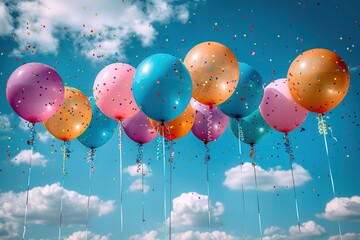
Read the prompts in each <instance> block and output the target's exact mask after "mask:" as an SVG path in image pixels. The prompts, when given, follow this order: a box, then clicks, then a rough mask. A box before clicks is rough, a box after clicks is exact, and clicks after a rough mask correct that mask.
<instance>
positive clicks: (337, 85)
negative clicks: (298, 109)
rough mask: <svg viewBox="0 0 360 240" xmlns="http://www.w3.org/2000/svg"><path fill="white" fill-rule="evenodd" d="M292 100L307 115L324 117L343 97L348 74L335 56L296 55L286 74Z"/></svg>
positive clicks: (311, 52)
mask: <svg viewBox="0 0 360 240" xmlns="http://www.w3.org/2000/svg"><path fill="white" fill-rule="evenodd" d="M288 80H289V81H288V84H289V89H290V93H291V95H292V97H293V98H294V100H295V101H296V102H297V103H299V104H300V105H301V106H302V107H304V108H306V109H307V110H309V111H311V112H316V113H324V112H327V111H329V110H331V109H333V108H334V107H336V106H337V105H338V104H339V103H340V102H341V101H342V100H343V98H344V97H345V95H346V93H347V91H348V89H349V85H350V74H349V70H348V67H347V66H346V63H345V62H344V60H343V59H341V58H340V57H339V56H338V55H337V54H336V53H334V52H332V51H330V50H327V49H322V48H315V49H311V50H308V51H306V52H304V53H302V54H300V55H299V56H298V57H297V58H296V59H295V60H294V61H293V62H292V63H291V65H290V68H289V70H288Z"/></svg>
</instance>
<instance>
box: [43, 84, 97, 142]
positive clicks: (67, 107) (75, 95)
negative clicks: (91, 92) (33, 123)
mask: <svg viewBox="0 0 360 240" xmlns="http://www.w3.org/2000/svg"><path fill="white" fill-rule="evenodd" d="M91 117H92V110H91V105H90V101H89V99H88V98H87V97H86V96H85V95H84V94H83V93H82V92H81V91H80V90H78V89H76V88H72V87H65V96H64V101H63V104H62V105H61V107H60V108H59V109H58V110H57V112H56V113H55V114H54V115H53V116H52V117H50V118H49V119H48V120H46V121H45V122H44V125H45V127H46V129H47V130H48V131H49V132H50V133H51V135H53V136H54V137H56V138H58V139H60V140H63V141H69V140H71V139H74V138H77V137H78V136H80V135H81V134H82V133H83V132H84V131H85V130H86V128H87V127H88V126H89V123H90V121H91Z"/></svg>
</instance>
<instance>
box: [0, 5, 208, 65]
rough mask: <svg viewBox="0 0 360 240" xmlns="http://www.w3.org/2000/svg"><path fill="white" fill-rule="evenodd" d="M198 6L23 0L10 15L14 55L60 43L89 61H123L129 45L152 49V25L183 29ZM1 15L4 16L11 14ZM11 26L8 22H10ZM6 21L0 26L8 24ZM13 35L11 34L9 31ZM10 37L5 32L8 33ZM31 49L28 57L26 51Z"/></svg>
mask: <svg viewBox="0 0 360 240" xmlns="http://www.w3.org/2000/svg"><path fill="white" fill-rule="evenodd" d="M199 3H201V1H195V2H194V1H190V0H187V1H173V0H147V1H141V0H134V1H131V2H128V1H113V0H104V1H97V0H91V1H89V0H79V1H72V0H63V1H58V0H34V1H30V0H22V1H20V2H19V3H18V4H17V5H16V6H15V9H14V10H11V11H14V12H15V11H16V12H18V13H19V15H18V16H17V17H16V19H14V21H15V22H16V23H17V24H16V26H17V28H16V29H15V30H14V33H15V40H16V42H17V43H18V45H19V47H18V49H16V50H15V51H14V54H24V53H29V52H31V50H33V47H35V51H37V52H39V53H52V54H56V53H57V51H58V49H59V43H60V40H62V39H67V38H70V39H71V40H73V43H74V47H76V48H77V50H79V51H80V52H81V53H82V54H84V55H85V56H87V57H89V58H90V59H92V60H96V59H98V58H103V57H106V56H110V57H114V56H116V58H117V59H120V60H126V56H125V52H124V49H126V46H128V45H130V44H131V42H132V39H137V40H139V41H140V43H141V44H142V45H143V46H150V45H152V43H153V41H154V40H155V37H156V35H157V31H156V29H155V27H154V24H156V23H160V24H166V23H169V22H171V21H179V22H181V23H186V22H187V20H188V19H189V10H191V9H194V8H195V7H196V6H197V5H198V4H199ZM11 11H9V9H8V10H7V11H4V13H5V14H3V15H4V16H10V15H11V14H12V12H11ZM0 16H2V15H0ZM10 20H11V19H10ZM10 20H9V19H7V21H4V24H5V23H7V25H9V23H11V21H10ZM10 30H11V31H12V29H10ZM7 32H8V33H9V31H7ZM28 45H30V48H31V49H30V51H26V50H25V49H26V48H27V47H28Z"/></svg>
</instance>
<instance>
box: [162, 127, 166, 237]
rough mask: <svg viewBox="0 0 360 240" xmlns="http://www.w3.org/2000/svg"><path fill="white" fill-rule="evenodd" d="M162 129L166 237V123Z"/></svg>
mask: <svg viewBox="0 0 360 240" xmlns="http://www.w3.org/2000/svg"><path fill="white" fill-rule="evenodd" d="M161 131H162V133H163V134H162V158H163V175H164V176H163V177H164V181H163V182H164V186H163V194H164V196H163V197H164V199H163V200H164V239H167V238H166V220H167V217H166V215H167V214H166V156H165V137H164V135H165V126H164V123H161Z"/></svg>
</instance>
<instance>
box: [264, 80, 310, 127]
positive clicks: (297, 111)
mask: <svg viewBox="0 0 360 240" xmlns="http://www.w3.org/2000/svg"><path fill="white" fill-rule="evenodd" d="M260 113H261V116H262V117H263V118H264V120H265V121H266V123H267V124H268V125H270V126H271V127H272V128H274V129H275V130H277V131H279V132H285V133H287V132H290V131H292V130H294V129H295V128H297V127H299V126H300V125H301V124H302V123H303V122H304V121H305V119H306V116H307V114H308V110H306V109H305V108H303V107H301V106H300V105H299V104H297V103H296V102H295V100H294V99H293V98H292V96H291V94H290V91H289V88H288V82H287V79H286V78H282V79H278V80H276V81H274V82H271V83H270V84H269V85H267V86H266V88H265V91H264V97H263V99H262V101H261V104H260Z"/></svg>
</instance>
